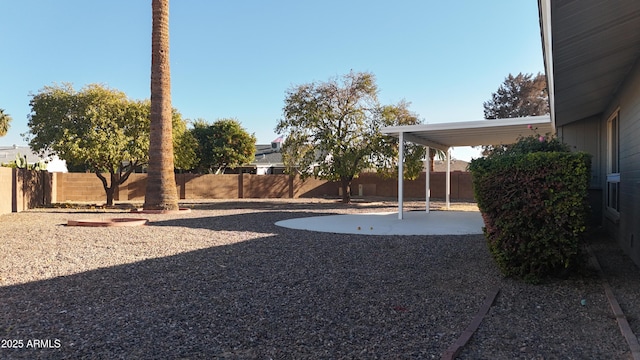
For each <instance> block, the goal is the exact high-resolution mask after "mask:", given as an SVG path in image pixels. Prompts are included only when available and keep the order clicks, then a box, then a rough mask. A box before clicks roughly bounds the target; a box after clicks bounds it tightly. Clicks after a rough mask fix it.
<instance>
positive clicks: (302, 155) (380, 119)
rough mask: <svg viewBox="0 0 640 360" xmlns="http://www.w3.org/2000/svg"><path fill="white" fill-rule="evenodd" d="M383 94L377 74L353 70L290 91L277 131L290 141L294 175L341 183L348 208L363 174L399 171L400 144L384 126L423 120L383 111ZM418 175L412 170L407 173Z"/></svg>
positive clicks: (287, 151) (286, 149)
mask: <svg viewBox="0 0 640 360" xmlns="http://www.w3.org/2000/svg"><path fill="white" fill-rule="evenodd" d="M377 93H378V88H377V85H376V83H375V77H374V75H373V74H371V73H367V72H353V71H352V72H350V73H349V74H347V75H344V76H342V77H341V78H334V79H330V80H329V81H327V82H322V83H311V84H304V85H300V86H295V87H292V88H291V89H289V90H288V91H287V97H286V99H285V106H284V109H283V113H284V118H283V119H281V120H280V121H279V122H278V124H277V126H276V129H275V131H276V132H277V133H279V134H283V135H285V136H286V140H285V142H284V144H283V148H282V156H283V161H284V163H285V166H286V167H287V169H288V171H289V172H292V171H294V170H295V171H298V172H299V173H300V175H301V177H302V178H306V177H309V176H315V177H318V178H322V179H326V180H330V181H340V182H341V186H342V190H343V191H342V201H343V202H344V203H349V202H350V201H351V182H352V181H353V179H354V178H355V177H356V176H358V174H359V173H360V172H362V171H363V170H367V169H372V168H376V167H378V168H380V169H381V171H382V172H385V171H393V170H391V168H392V164H393V160H392V159H391V157H393V156H394V153H393V146H394V145H393V142H394V140H393V139H391V138H387V139H385V140H383V136H382V134H381V133H380V127H382V126H384V125H391V124H400V123H401V122H402V121H405V122H411V121H417V118H416V117H415V116H413V115H411V114H409V113H408V110H407V109H406V104H405V105H402V104H401V105H399V106H397V107H386V108H385V107H381V106H380V105H379V103H378V98H377ZM395 141H396V145H395V146H396V155H397V140H395ZM415 157H419V156H415ZM409 158H410V159H412V157H411V156H410V157H409ZM385 169H386V170H385ZM414 170H415V168H414V167H413V166H407V171H409V172H411V171H414Z"/></svg>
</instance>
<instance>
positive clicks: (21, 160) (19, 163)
mask: <svg viewBox="0 0 640 360" xmlns="http://www.w3.org/2000/svg"><path fill="white" fill-rule="evenodd" d="M15 162H16V168H18V169H26V168H27V167H28V166H29V164H28V163H27V155H25V156H22V155H20V153H18V154H16V161H15Z"/></svg>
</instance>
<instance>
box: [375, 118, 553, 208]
mask: <svg viewBox="0 0 640 360" xmlns="http://www.w3.org/2000/svg"><path fill="white" fill-rule="evenodd" d="M528 125H531V126H532V127H533V130H529V129H528ZM534 131H535V133H537V134H540V135H545V134H548V133H551V134H553V133H555V129H554V126H553V125H552V123H551V117H550V116H548V115H547V116H531V117H524V118H511V119H494V120H480V121H464V122H452V123H441V124H420V125H406V126H389V127H384V128H382V129H381V132H382V133H383V134H385V135H390V136H393V137H396V138H398V139H400V151H399V159H398V218H399V219H402V217H403V210H402V208H403V186H404V185H403V182H404V181H403V180H404V179H403V176H402V174H403V172H404V169H403V162H404V141H409V142H412V143H415V144H419V145H423V146H426V147H432V148H436V149H439V150H442V151H444V152H445V153H446V154H447V180H446V197H447V198H446V201H447V207H448V206H449V203H450V194H451V188H450V187H451V174H450V173H451V165H450V164H451V152H450V149H451V148H452V147H454V146H479V145H498V144H513V143H514V142H516V140H517V139H518V137H520V136H527V135H530V134H533V133H534ZM428 161H429V159H427V162H428ZM428 168H429V164H427V169H428ZM426 174H427V181H426V183H427V184H426V194H427V196H426V208H427V209H426V211H427V212H428V211H429V197H430V189H429V186H430V185H429V172H428V171H427V172H426Z"/></svg>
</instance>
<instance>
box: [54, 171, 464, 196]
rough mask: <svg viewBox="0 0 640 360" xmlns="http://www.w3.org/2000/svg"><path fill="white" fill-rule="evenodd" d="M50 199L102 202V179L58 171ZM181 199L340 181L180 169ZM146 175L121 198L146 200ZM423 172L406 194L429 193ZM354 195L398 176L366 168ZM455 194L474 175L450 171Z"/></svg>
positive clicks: (280, 192) (391, 190)
mask: <svg viewBox="0 0 640 360" xmlns="http://www.w3.org/2000/svg"><path fill="white" fill-rule="evenodd" d="M54 184H55V186H54V187H53V188H54V191H53V194H52V196H51V201H52V202H58V203H59V202H104V201H105V198H106V196H105V193H104V189H103V188H102V183H101V182H100V180H99V179H98V178H97V177H96V175H95V174H91V173H64V174H63V173H57V174H54ZM176 185H177V191H178V195H179V198H180V199H238V198H299V197H336V196H338V195H339V191H340V190H339V189H340V183H339V182H328V181H325V180H318V179H314V178H309V179H306V180H304V181H303V180H301V179H300V178H299V177H293V176H289V175H252V174H226V175H213V174H177V175H176ZM145 186H146V174H131V176H130V177H129V179H128V180H127V182H125V183H124V184H122V185H120V186H119V188H118V190H117V191H116V193H115V196H114V198H115V200H117V201H121V202H122V201H133V202H143V201H144V193H145ZM425 187H426V185H425V175H424V174H422V175H421V176H420V177H419V178H418V179H417V180H405V182H404V188H405V198H424V197H425V193H426V191H425ZM351 193H352V195H353V196H359V195H360V194H362V196H365V197H366V196H376V197H389V198H393V197H397V195H398V181H397V179H395V178H392V179H383V178H381V177H380V176H378V175H377V174H375V173H364V174H361V176H359V177H358V178H356V179H354V181H353V182H352V186H351ZM431 197H432V198H444V197H445V174H444V173H431ZM451 199H452V200H464V201H473V189H472V186H471V175H470V174H469V173H466V172H452V173H451Z"/></svg>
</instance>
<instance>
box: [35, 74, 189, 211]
mask: <svg viewBox="0 0 640 360" xmlns="http://www.w3.org/2000/svg"><path fill="white" fill-rule="evenodd" d="M29 104H30V106H31V113H30V115H29V123H28V126H29V129H30V134H27V140H28V141H29V145H30V147H31V148H32V149H33V150H34V151H37V152H41V153H43V154H46V155H58V157H60V158H61V159H63V160H66V161H67V163H68V164H69V165H70V166H72V167H86V168H88V169H90V170H91V171H92V172H94V173H95V174H96V176H97V177H98V178H99V179H100V181H101V182H102V185H103V187H104V190H105V193H106V197H107V205H113V194H114V192H115V189H116V188H117V187H118V185H120V184H122V183H124V182H125V181H127V179H128V178H129V175H130V174H131V173H132V172H133V171H134V170H135V169H136V168H139V167H141V166H143V165H146V164H147V163H148V159H149V157H148V151H149V117H150V116H149V113H150V102H149V101H148V100H145V101H138V100H131V99H129V98H127V96H126V95H125V94H124V93H123V92H121V91H117V90H113V89H109V88H107V87H104V86H102V85H97V84H91V85H88V86H86V87H84V88H83V89H82V90H80V91H75V90H74V89H73V87H72V86H71V85H70V84H64V85H62V86H45V87H44V88H43V89H42V90H40V92H39V93H37V94H35V95H31V101H30V103H29ZM172 118H173V122H174V124H175V127H176V128H177V129H178V131H176V133H175V136H176V139H175V144H176V145H178V146H180V144H182V142H181V141H186V140H183V139H186V138H187V137H188V135H184V133H187V132H186V131H185V130H186V125H185V124H184V121H183V120H182V118H181V116H180V114H179V113H178V112H174V114H173V117H172ZM180 130H181V131H182V133H181V132H180ZM178 149H180V151H184V153H183V155H182V156H183V158H185V159H189V158H193V157H194V154H195V153H194V149H193V148H191V149H187V148H184V149H183V148H179V147H178ZM190 153H192V154H191V155H190ZM193 164H194V161H192V163H191V164H189V163H188V162H187V161H185V162H184V163H182V164H181V165H182V166H185V167H186V168H188V167H192V166H193ZM105 173H107V174H109V175H108V176H109V179H107V177H106V176H105V175H104V174H105Z"/></svg>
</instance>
